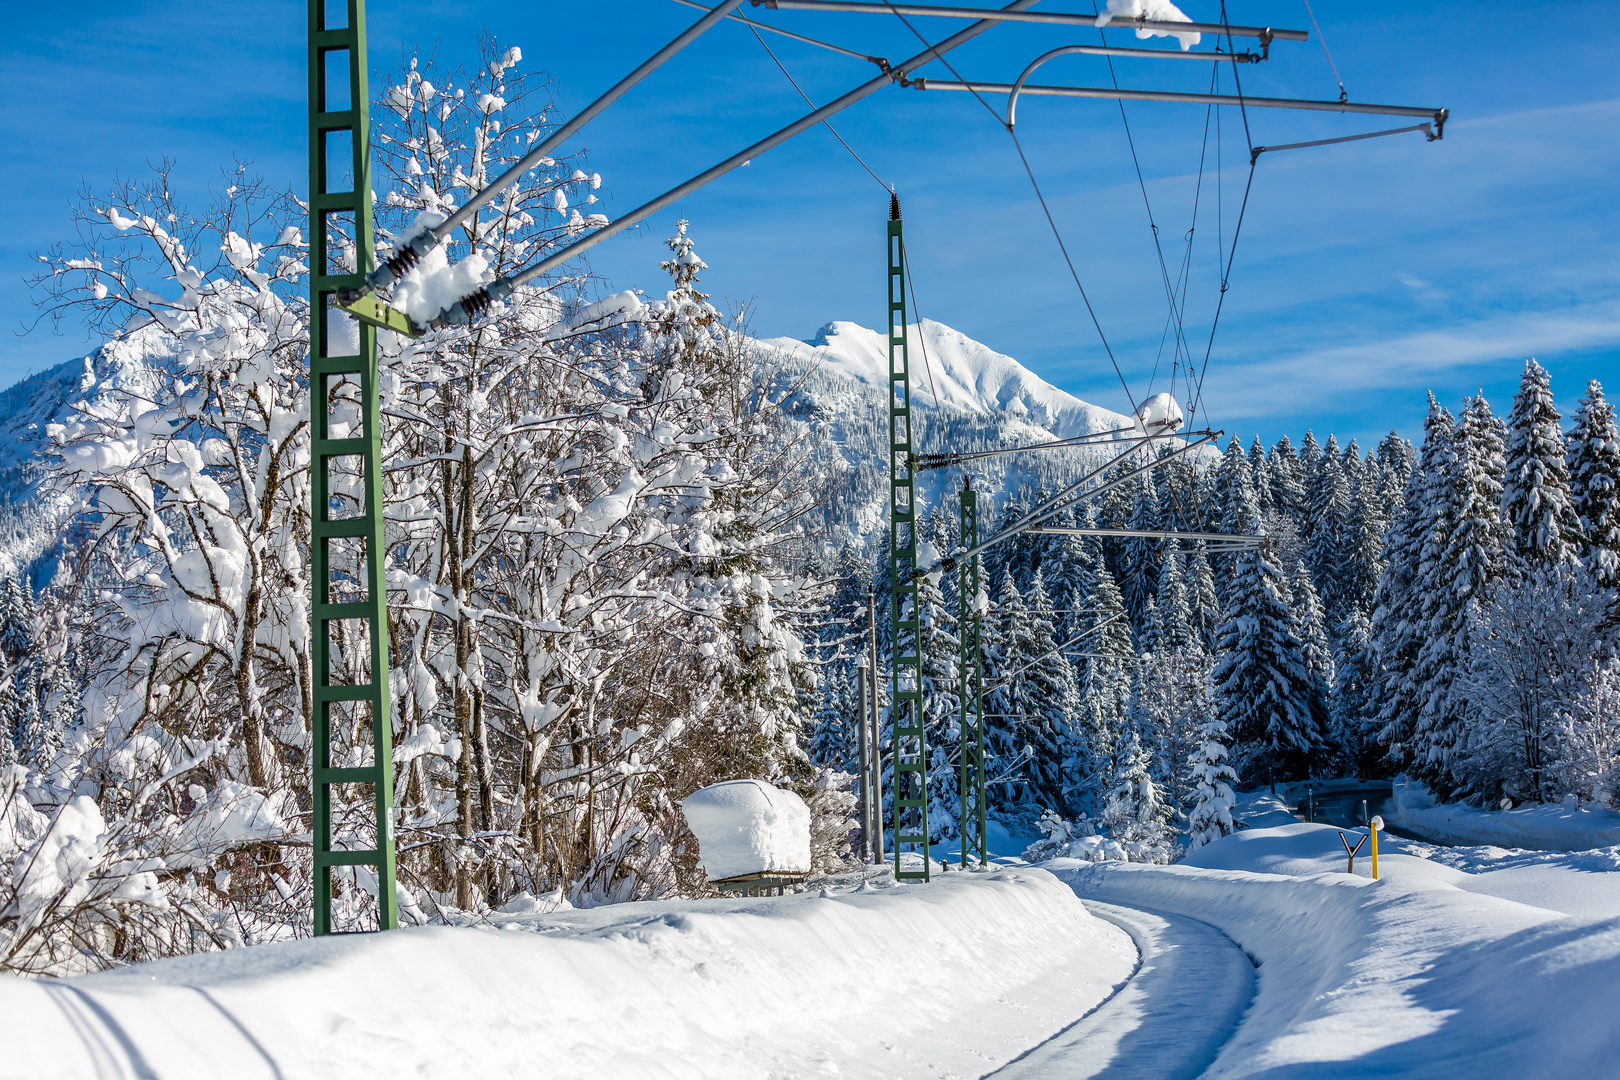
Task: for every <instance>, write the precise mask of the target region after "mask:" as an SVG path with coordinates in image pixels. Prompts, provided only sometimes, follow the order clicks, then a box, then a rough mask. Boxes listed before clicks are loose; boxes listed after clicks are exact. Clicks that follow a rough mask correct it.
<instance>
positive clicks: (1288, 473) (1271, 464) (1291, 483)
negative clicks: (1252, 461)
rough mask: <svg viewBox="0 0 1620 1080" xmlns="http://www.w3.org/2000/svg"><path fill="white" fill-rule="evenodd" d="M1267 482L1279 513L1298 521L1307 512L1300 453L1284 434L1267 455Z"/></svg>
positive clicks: (1273, 506)
mask: <svg viewBox="0 0 1620 1080" xmlns="http://www.w3.org/2000/svg"><path fill="white" fill-rule="evenodd" d="M1266 483H1267V484H1268V485H1269V486H1270V487H1271V505H1272V508H1273V509H1275V510H1276V511H1277V512H1278V513H1281V514H1287V515H1288V516H1289V517H1291V518H1293V519H1294V520H1295V521H1298V520H1299V519H1300V517H1301V516H1303V515H1304V513H1305V482H1304V477H1303V476H1302V474H1301V471H1300V463H1299V455H1298V454H1296V453H1294V444H1293V443H1291V442H1289V441H1288V436H1287V435H1284V436H1283V437H1282V438H1280V439H1278V440H1277V441H1276V443H1275V444H1273V445H1272V447H1271V453H1270V454H1269V455H1267V457H1266Z"/></svg>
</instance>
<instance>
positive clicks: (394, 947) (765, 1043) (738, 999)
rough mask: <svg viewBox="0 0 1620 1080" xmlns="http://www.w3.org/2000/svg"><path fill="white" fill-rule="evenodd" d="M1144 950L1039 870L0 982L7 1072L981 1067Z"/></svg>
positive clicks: (635, 908)
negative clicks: (111, 971)
mask: <svg viewBox="0 0 1620 1080" xmlns="http://www.w3.org/2000/svg"><path fill="white" fill-rule="evenodd" d="M1136 964H1137V951H1136V948H1135V947H1134V946H1133V944H1132V942H1131V939H1130V937H1129V936H1128V935H1127V934H1126V933H1125V932H1124V931H1122V930H1121V929H1119V928H1118V927H1116V926H1115V925H1113V924H1111V923H1109V922H1106V921H1104V920H1102V919H1099V918H1096V917H1094V916H1092V915H1091V914H1089V913H1088V912H1087V910H1086V908H1085V907H1084V905H1083V904H1081V903H1080V901H1078V900H1077V899H1076V898H1075V896H1074V893H1073V892H1072V891H1070V890H1069V889H1068V888H1067V887H1066V886H1064V885H1063V884H1062V883H1060V882H1059V881H1058V880H1057V879H1055V878H1054V877H1052V876H1051V875H1050V874H1047V873H1045V872H1043V871H1041V870H1036V869H1030V868H1010V869H998V870H994V871H991V872H988V873H982V874H980V873H966V874H964V873H949V874H944V875H941V876H939V877H936V878H935V879H934V880H933V881H932V882H930V883H929V884H927V885H914V884H913V885H904V886H893V885H892V884H891V885H888V887H884V888H871V887H866V888H858V887H854V886H853V884H851V885H850V886H849V887H846V888H842V889H834V890H828V891H824V892H819V893H817V892H812V893H806V894H802V895H798V896H787V897H780V898H771V899H762V900H707V901H681V902H669V903H646V904H623V905H617V906H612V907H606V908H597V909H594V910H590V911H573V912H563V913H557V914H551V915H533V916H512V917H511V918H510V920H509V921H507V922H505V923H503V924H501V925H499V926H498V927H494V928H490V929H452V928H445V927H437V928H423V929H414V930H401V931H397V932H393V933H389V934H382V935H371V936H365V937H357V938H347V939H338V938H326V939H322V940H320V941H300V942H293V943H287V944H282V945H268V946H260V947H255V948H251V949H236V950H231V951H229V952H225V953H211V954H206V955H200V956H194V957H188V958H184V959H180V960H172V961H163V962H159V963H152V964H144V965H138V966H136V967H133V968H129V969H126V970H124V971H120V972H115V973H111V974H105V975H95V976H87V977H82V978H75V979H66V980H61V981H49V980H41V981H24V980H21V979H0V1017H4V1029H5V1033H6V1034H5V1039H4V1043H3V1049H0V1075H4V1076H7V1077H10V1076H19V1077H28V1078H29V1080H44V1078H54V1077H64V1078H65V1077H74V1078H82V1077H90V1076H95V1077H125V1076H128V1077H164V1078H169V1077H208V1078H219V1077H230V1078H231V1080H248V1078H251V1077H259V1076H265V1077H270V1076H276V1077H289V1078H290V1077H312V1076H313V1077H327V1076H330V1077H344V1078H354V1077H373V1076H374V1077H389V1078H395V1077H401V1076H423V1077H458V1078H459V1077H467V1076H478V1077H483V1078H494V1077H504V1076H513V1077H517V1076H522V1077H530V1076H536V1075H541V1076H580V1077H582V1076H591V1077H635V1078H637V1080H644V1078H651V1077H705V1078H706V1077H716V1076H725V1075H752V1076H771V1077H799V1076H804V1077H817V1076H845V1077H850V1076H869V1077H896V1076H939V1077H945V1076H983V1075H985V1074H987V1073H990V1072H993V1071H994V1070H996V1069H997V1068H999V1067H1000V1066H1002V1065H1004V1064H1006V1063H1008V1062H1010V1061H1012V1060H1013V1059H1015V1058H1017V1057H1018V1056H1019V1055H1021V1054H1023V1053H1024V1052H1025V1051H1026V1050H1028V1049H1029V1048H1031V1047H1033V1046H1036V1045H1038V1044H1040V1043H1042V1042H1043V1041H1045V1040H1047V1039H1048V1038H1050V1037H1051V1036H1053V1035H1054V1034H1056V1033H1058V1032H1059V1031H1061V1030H1063V1029H1065V1028H1067V1027H1069V1026H1070V1025H1071V1024H1073V1022H1074V1021H1075V1020H1076V1018H1078V1017H1081V1016H1083V1015H1085V1014H1086V1013H1087V1012H1089V1011H1090V1010H1092V1009H1093V1008H1095V1007H1096V1006H1097V1005H1098V1004H1099V1003H1100V1002H1102V1001H1104V1000H1105V999H1107V998H1108V997H1109V996H1110V995H1111V994H1112V993H1113V992H1114V990H1115V988H1116V987H1118V986H1119V985H1120V984H1121V983H1123V982H1124V981H1125V980H1126V979H1127V978H1128V977H1129V976H1130V974H1131V972H1132V971H1133V969H1134V968H1135V967H1136Z"/></svg>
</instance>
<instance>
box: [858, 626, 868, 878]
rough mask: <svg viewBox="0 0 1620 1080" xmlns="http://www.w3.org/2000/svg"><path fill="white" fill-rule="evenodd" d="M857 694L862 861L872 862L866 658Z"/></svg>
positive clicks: (860, 674)
mask: <svg viewBox="0 0 1620 1080" xmlns="http://www.w3.org/2000/svg"><path fill="white" fill-rule="evenodd" d="M855 686H856V694H857V695H859V705H860V707H859V708H858V709H856V711H855V716H856V736H855V741H856V742H858V743H859V744H860V758H861V795H860V815H861V861H862V862H871V861H872V753H871V747H870V746H869V745H868V743H867V738H866V710H867V709H868V708H869V707H870V706H871V699H870V697H869V696H868V695H867V693H866V658H865V657H862V658H861V661H860V663H859V664H857V665H856V666H855Z"/></svg>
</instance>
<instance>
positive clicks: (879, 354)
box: [765, 319, 1131, 438]
mask: <svg viewBox="0 0 1620 1080" xmlns="http://www.w3.org/2000/svg"><path fill="white" fill-rule="evenodd" d="M910 337H911V350H910V353H911V368H912V371H911V400H912V404H913V405H915V406H918V407H920V408H925V409H932V408H933V407H934V405H935V400H936V397H937V400H938V404H939V406H940V407H942V408H950V409H959V410H962V411H964V412H969V413H974V414H978V415H991V414H994V413H998V412H1001V413H1008V414H1011V415H1013V416H1018V417H1022V418H1024V419H1026V420H1028V421H1030V422H1031V423H1034V424H1036V425H1038V426H1039V427H1042V428H1045V429H1046V430H1048V431H1050V432H1052V434H1054V435H1056V436H1058V437H1059V438H1070V437H1072V436H1075V435H1089V434H1091V433H1093V432H1098V431H1108V430H1111V429H1116V428H1122V427H1129V426H1130V425H1131V421H1130V419H1129V417H1126V416H1123V415H1121V414H1119V413H1116V412H1111V411H1110V410H1108V409H1103V408H1099V407H1098V406H1096V405H1092V404H1090V403H1089V402H1085V401H1082V400H1080V399H1079V398H1077V397H1075V396H1074V395H1073V394H1069V393H1066V392H1065V391H1062V390H1059V389H1058V388H1057V387H1055V386H1053V385H1052V384H1051V383H1049V382H1047V381H1046V380H1044V379H1042V378H1041V377H1040V376H1039V375H1036V374H1035V373H1034V372H1033V371H1030V370H1029V369H1028V368H1026V367H1025V366H1024V365H1022V364H1020V363H1019V362H1018V361H1017V360H1014V359H1013V358H1012V357H1010V356H1004V355H1003V354H1001V353H998V352H996V351H995V350H993V349H991V348H990V347H989V346H987V345H984V344H981V343H980V342H977V341H974V340H973V339H972V338H970V337H968V336H967V335H966V334H964V333H962V332H961V331H959V330H954V329H952V328H951V327H949V326H946V325H945V324H944V323H938V322H934V321H933V320H931V319H922V320H920V321H918V322H917V323H914V324H912V326H911V330H910ZM765 344H767V345H771V346H774V347H776V348H779V349H782V350H784V351H786V352H789V353H791V354H793V355H794V356H795V357H797V358H799V359H802V360H806V361H812V362H819V364H820V365H821V369H822V370H823V371H824V372H827V373H829V374H836V375H842V376H844V377H845V378H849V379H854V380H856V381H857V382H861V383H865V384H866V385H868V386H872V387H875V388H878V389H886V388H887V383H888V363H889V359H888V343H887V341H886V340H885V339H884V335H883V334H881V333H879V332H878V331H876V330H868V329H867V328H866V327H864V326H860V325H858V324H857V323H852V322H830V323H828V324H827V325H826V326H823V327H822V328H821V329H820V330H819V331H817V332H816V336H815V337H813V338H811V339H810V340H809V341H799V340H796V339H794V338H771V339H769V340H767V341H766V342H765Z"/></svg>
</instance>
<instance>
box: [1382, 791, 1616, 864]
mask: <svg viewBox="0 0 1620 1080" xmlns="http://www.w3.org/2000/svg"><path fill="white" fill-rule="evenodd" d="M1388 814H1389V820H1390V822H1391V823H1392V824H1394V825H1405V826H1407V827H1409V828H1410V829H1411V830H1412V831H1413V832H1415V833H1419V834H1421V835H1423V836H1427V837H1429V838H1431V839H1433V840H1438V841H1440V842H1442V843H1448V844H1470V845H1477V844H1491V845H1495V846H1498V847H1504V848H1530V849H1534V850H1537V851H1585V850H1587V849H1588V848H1597V847H1611V846H1614V845H1616V844H1620V814H1617V813H1615V812H1614V811H1613V810H1610V809H1608V808H1607V807H1603V806H1592V805H1582V806H1575V805H1564V804H1554V805H1551V806H1543V805H1538V804H1528V805H1525V806H1521V807H1519V808H1517V809H1514V810H1481V809H1479V808H1477V807H1473V806H1462V805H1458V804H1453V803H1437V802H1435V799H1434V796H1433V795H1431V794H1429V792H1428V789H1426V788H1425V787H1424V786H1423V785H1422V784H1418V783H1413V782H1410V781H1403V780H1397V781H1396V782H1395V793H1394V797H1393V798H1391V799H1390V800H1389V811H1388Z"/></svg>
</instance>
